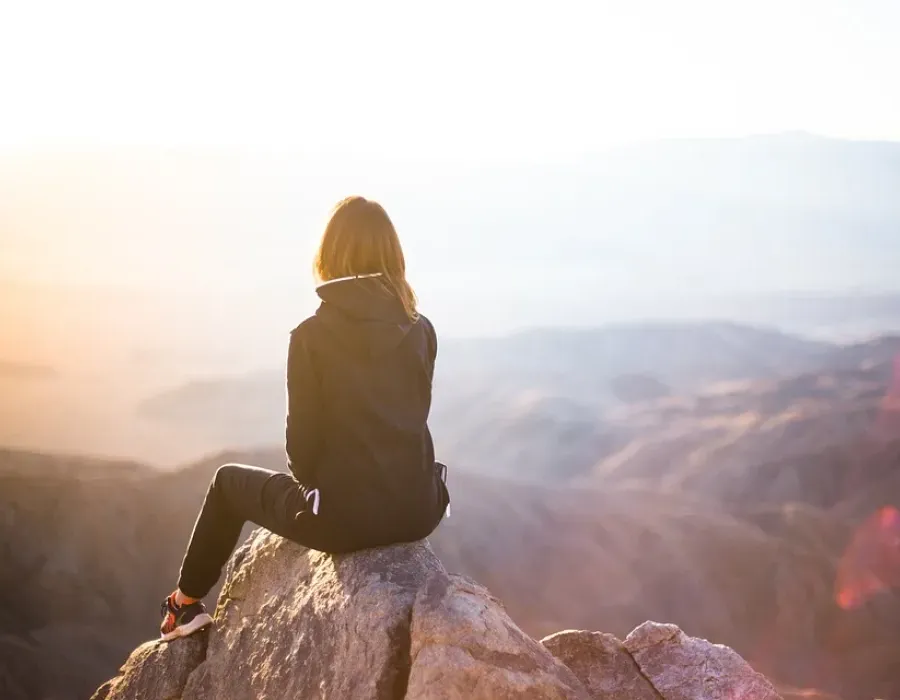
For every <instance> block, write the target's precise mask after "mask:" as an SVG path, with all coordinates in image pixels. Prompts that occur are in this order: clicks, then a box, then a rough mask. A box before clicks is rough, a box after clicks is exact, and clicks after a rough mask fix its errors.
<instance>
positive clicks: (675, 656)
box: [625, 622, 780, 700]
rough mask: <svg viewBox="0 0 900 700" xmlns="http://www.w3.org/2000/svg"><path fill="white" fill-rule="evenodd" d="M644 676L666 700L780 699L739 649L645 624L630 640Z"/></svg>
mask: <svg viewBox="0 0 900 700" xmlns="http://www.w3.org/2000/svg"><path fill="white" fill-rule="evenodd" d="M625 648H626V649H627V650H628V652H629V653H630V654H631V657H632V658H633V659H634V660H635V662H637V665H638V666H639V667H640V669H641V673H643V675H644V676H645V677H646V678H647V679H648V680H649V681H650V682H651V683H652V684H653V687H654V688H656V690H657V692H658V693H659V694H660V695H662V696H663V697H664V698H666V700H751V699H752V700H780V696H779V695H778V692H777V691H776V690H775V688H774V686H773V685H772V684H771V683H769V681H768V680H767V679H766V678H765V677H764V676H762V675H761V674H759V673H756V671H754V670H753V669H752V668H750V666H749V665H748V664H747V662H746V661H744V660H743V659H742V658H741V657H740V656H739V655H738V654H737V653H736V652H735V651H734V650H732V649H729V648H728V647H725V646H721V645H719V644H711V643H710V642H708V641H706V640H705V639H695V638H693V637H688V636H687V635H686V634H685V633H684V632H682V631H681V630H680V629H678V628H677V627H676V626H675V625H661V624H659V623H656V622H645V623H644V624H643V625H641V626H640V627H638V628H637V629H636V630H634V631H633V632H632V633H631V634H629V635H628V637H626V639H625Z"/></svg>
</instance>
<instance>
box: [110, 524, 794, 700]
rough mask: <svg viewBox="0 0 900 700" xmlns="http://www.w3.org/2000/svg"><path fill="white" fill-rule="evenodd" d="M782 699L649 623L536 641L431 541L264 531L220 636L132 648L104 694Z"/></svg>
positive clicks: (126, 697)
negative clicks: (307, 544)
mask: <svg viewBox="0 0 900 700" xmlns="http://www.w3.org/2000/svg"><path fill="white" fill-rule="evenodd" d="M294 698H304V699H305V700H306V699H309V700H312V699H322V700H325V699H330V698H335V699H341V700H343V699H344V698H353V699H354V700H370V699H371V700H388V699H392V698H398V699H402V698H407V699H410V700H425V699H426V698H427V699H435V700H453V699H457V698H458V699H460V700H463V699H466V700H489V699H491V700H504V699H507V698H508V699H510V700H512V699H513V698H516V699H518V698H524V699H525V700H544V699H547V700H620V699H621V700H624V699H625V698H628V699H630V700H660V698H662V699H664V700H682V699H687V698H691V699H692V700H706V699H708V700H718V699H719V698H723V699H724V698H730V699H734V700H779V696H778V694H777V693H776V692H775V690H774V688H773V687H772V686H771V684H770V683H769V682H768V681H767V680H766V679H765V678H764V677H762V676H761V675H759V674H757V673H755V672H754V671H753V670H752V669H751V668H750V667H749V666H748V665H747V664H746V663H745V662H744V661H743V659H741V658H740V656H738V655H737V654H736V653H735V652H734V651H732V650H731V649H728V648H727V647H722V646H718V645H714V644H710V643H709V642H706V641H704V640H700V639H694V638H691V637H688V636H687V635H685V634H684V633H683V632H681V630H680V629H678V628H677V627H675V626H672V625H659V624H656V623H646V624H644V625H642V626H641V627H639V628H638V629H636V630H635V631H634V632H632V634H631V635H629V636H628V638H627V639H626V640H625V642H620V641H619V640H618V639H616V638H615V637H612V636H611V635H605V634H601V633H592V632H583V631H567V632H561V633H559V634H556V635H552V636H550V637H548V638H546V639H545V640H543V643H540V642H537V641H536V640H534V639H532V638H530V637H529V636H528V635H526V634H525V633H524V632H522V631H521V630H520V629H519V627H517V626H516V624H515V623H514V622H513V621H512V620H511V619H510V618H509V616H508V615H507V614H506V611H505V610H504V608H503V605H502V604H501V603H500V601H498V600H496V599H495V598H494V597H493V596H492V595H491V594H490V593H489V592H488V591H487V590H486V589H485V588H483V587H482V586H480V585H478V584H477V583H474V582H473V581H471V580H469V579H467V578H464V577H461V576H455V575H451V574H448V573H447V572H446V571H445V570H444V568H443V566H442V565H441V563H440V561H438V559H437V557H435V555H434V553H433V552H432V551H431V548H430V547H429V545H428V544H427V543H425V542H418V543H414V544H407V545H396V546H393V547H386V548H382V549H375V550H367V551H364V552H357V553H355V554H351V555H343V556H328V555H325V554H322V553H319V552H314V551H311V550H307V549H304V548H302V547H299V546H297V545H295V544H293V543H291V542H288V541H286V540H283V539H282V538H280V537H277V536H275V535H272V534H271V533H268V532H266V531H265V530H257V531H256V532H255V533H254V534H253V536H252V537H251V538H250V539H249V540H248V542H247V543H246V544H245V545H244V546H243V547H241V548H240V549H238V550H237V551H236V552H235V554H234V556H233V557H232V559H231V562H230V563H229V565H228V570H227V573H226V583H225V585H224V587H223V589H222V593H221V595H220V597H219V603H218V607H217V609H216V623H215V626H214V628H213V629H211V630H210V631H209V632H204V633H200V634H197V635H195V636H193V637H190V638H188V639H183V640H178V641H176V642H172V643H169V644H166V643H161V642H148V643H146V644H144V645H142V646H140V647H138V649H136V650H135V651H134V653H132V655H131V657H130V658H129V659H128V661H127V662H126V663H125V665H124V666H123V667H122V669H121V673H120V675H119V676H117V677H116V678H114V679H112V680H111V681H109V682H107V683H106V684H104V685H103V686H102V687H101V688H100V689H98V690H97V692H96V693H95V694H94V698H93V700H232V699H233V700H251V699H252V700H282V699H283V700H288V699H294Z"/></svg>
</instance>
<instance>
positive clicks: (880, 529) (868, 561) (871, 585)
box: [835, 506, 900, 610]
mask: <svg viewBox="0 0 900 700" xmlns="http://www.w3.org/2000/svg"><path fill="white" fill-rule="evenodd" d="M895 586H900V511H898V510H897V509H896V508H894V507H893V506H885V507H883V508H881V509H880V510H878V511H876V512H875V513H874V514H873V515H871V516H870V517H869V518H868V519H867V520H866V521H865V522H864V523H863V524H862V525H861V526H860V527H859V529H858V530H857V531H856V533H855V534H854V536H853V539H852V540H851V541H850V545H849V546H848V547H847V550H846V551H845V552H844V555H843V557H842V558H841V561H840V564H839V566H838V572H837V580H836V582H835V602H836V603H837V604H838V606H839V607H841V608H842V609H844V610H852V609H854V608H858V607H860V606H861V605H863V604H864V603H866V601H868V600H869V599H871V598H872V597H873V596H875V595H877V594H878V593H881V592H883V591H886V590H889V589H891V588H893V587H895Z"/></svg>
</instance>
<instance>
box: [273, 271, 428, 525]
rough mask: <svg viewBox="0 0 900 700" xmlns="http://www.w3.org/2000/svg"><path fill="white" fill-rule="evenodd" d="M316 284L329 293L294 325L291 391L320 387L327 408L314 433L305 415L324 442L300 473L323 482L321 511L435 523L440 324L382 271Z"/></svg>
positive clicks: (310, 394) (306, 431)
mask: <svg viewBox="0 0 900 700" xmlns="http://www.w3.org/2000/svg"><path fill="white" fill-rule="evenodd" d="M318 292H319V296H320V297H321V299H322V303H321V305H320V307H319V309H318V311H317V312H316V314H315V316H313V317H311V318H309V319H307V320H306V321H305V322H304V323H302V324H301V325H300V326H299V327H298V328H297V329H296V330H295V331H294V333H293V337H292V342H291V349H290V356H289V360H288V364H289V374H288V392H289V395H290V394H292V393H293V392H292V389H293V390H295V391H301V392H302V391H305V392H306V398H308V399H313V398H314V397H315V396H316V395H318V398H317V399H315V400H316V403H317V405H318V410H319V411H320V415H319V417H318V420H317V421H315V422H316V423H317V425H316V426H315V427H316V435H311V434H310V428H311V427H312V426H311V422H310V420H309V416H308V417H307V419H306V420H305V421H304V422H303V423H302V424H301V425H299V428H300V430H301V431H302V432H303V435H302V436H301V435H297V436H295V437H296V438H297V439H305V440H310V441H315V442H316V444H317V449H316V454H315V456H314V458H313V460H312V462H311V464H310V468H309V470H308V471H307V472H306V473H305V474H303V475H302V476H301V475H300V474H298V478H299V479H301V480H303V481H305V482H306V483H307V484H308V485H309V486H314V487H316V488H319V489H320V492H321V497H322V508H323V512H327V511H330V512H331V513H334V514H337V515H338V517H340V518H341V519H342V520H346V518H347V517H348V516H349V517H353V518H354V519H355V518H360V519H364V520H376V521H377V523H378V525H382V526H392V527H413V528H417V527H421V528H423V529H428V528H431V527H433V526H434V524H435V522H436V520H437V519H440V514H441V513H442V512H443V510H444V508H445V507H446V497H445V496H444V493H443V485H442V484H441V483H440V481H439V479H438V478H437V472H436V469H435V466H434V447H433V444H432V439H431V434H430V432H429V430H428V426H427V420H428V413H429V410H430V407H431V382H432V377H433V374H434V362H435V356H436V352H437V340H436V337H435V333H434V329H433V328H432V326H431V323H430V322H429V321H428V320H427V319H426V318H424V317H423V316H418V317H417V318H416V319H410V318H409V316H408V315H407V313H406V311H405V310H404V308H403V305H402V304H401V303H400V301H399V300H398V299H397V298H396V296H394V295H393V294H391V293H390V291H389V290H387V289H386V288H385V287H384V285H383V282H382V281H381V280H380V279H379V276H377V275H372V276H364V277H353V278H346V279H339V280H334V281H331V282H328V283H326V284H323V285H322V286H320V287H319V290H318ZM310 371H311V374H308V373H309V372H310ZM305 373H307V374H305ZM313 382H315V388H312V384H313ZM300 401H303V397H302V396H301V397H298V398H297V400H296V403H298V404H299V402H300ZM300 410H302V409H300ZM307 413H308V414H311V413H312V411H308V412H307ZM291 437H292V436H291V435H290V432H289V435H288V443H289V445H290V443H291ZM288 454H289V457H290V456H291V455H290V450H289V453H288ZM292 464H293V460H292ZM388 519H393V520H394V522H386V520H388Z"/></svg>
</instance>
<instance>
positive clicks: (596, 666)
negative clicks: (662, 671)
mask: <svg viewBox="0 0 900 700" xmlns="http://www.w3.org/2000/svg"><path fill="white" fill-rule="evenodd" d="M541 643H542V644H543V645H544V646H545V647H547V650H548V651H550V653H551V654H553V655H554V656H555V657H556V658H557V659H559V660H560V661H562V662H563V663H564V664H565V665H566V666H568V667H569V668H570V669H572V672H573V673H574V674H575V675H576V676H577V677H578V679H579V680H580V681H581V682H582V683H583V684H584V686H585V687H586V688H587V690H588V692H589V693H590V696H591V698H592V700H660V697H661V696H660V695H659V693H657V692H656V689H655V688H654V687H653V686H652V685H651V684H650V682H649V681H648V680H647V679H646V678H644V676H643V674H642V673H641V669H640V668H639V667H638V665H637V664H636V663H635V661H634V659H632V658H631V654H629V653H628V650H627V649H626V648H625V646H624V645H623V644H622V642H621V641H619V640H618V639H617V638H616V637H614V636H613V635H611V634H604V633H602V632H585V631H583V630H565V631H563V632H557V633H556V634H551V635H550V636H549V637H545V638H544V639H543V640H541Z"/></svg>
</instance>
